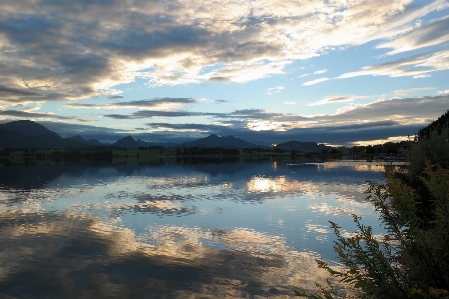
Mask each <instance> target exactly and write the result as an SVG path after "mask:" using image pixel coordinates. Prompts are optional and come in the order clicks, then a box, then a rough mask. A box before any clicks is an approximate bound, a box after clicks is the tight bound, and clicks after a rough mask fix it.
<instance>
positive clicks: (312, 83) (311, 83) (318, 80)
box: [302, 78, 329, 86]
mask: <svg viewBox="0 0 449 299" xmlns="http://www.w3.org/2000/svg"><path fill="white" fill-rule="evenodd" d="M327 80H329V78H320V79H316V80H312V81H307V82H304V83H303V84H302V85H305V86H309V85H314V84H317V83H321V82H324V81H327Z"/></svg>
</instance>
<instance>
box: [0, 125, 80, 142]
mask: <svg viewBox="0 0 449 299" xmlns="http://www.w3.org/2000/svg"><path fill="white" fill-rule="evenodd" d="M85 146H86V145H85V144H83V143H81V142H79V141H76V140H67V139H64V138H62V137H61V136H59V135H58V134H56V133H55V132H53V131H50V130H48V129H47V128H45V127H44V126H42V125H41V124H38V123H35V122H33V121H29V120H19V121H13V122H9V123H6V124H2V125H0V148H67V147H73V148H78V147H85Z"/></svg>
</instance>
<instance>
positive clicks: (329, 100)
mask: <svg viewBox="0 0 449 299" xmlns="http://www.w3.org/2000/svg"><path fill="white" fill-rule="evenodd" d="M364 98H368V97H367V96H351V95H349V96H332V97H327V98H324V99H322V100H320V101H317V102H314V103H310V104H307V106H319V105H325V104H332V103H344V102H353V101H354V100H356V99H364Z"/></svg>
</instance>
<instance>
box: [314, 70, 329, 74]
mask: <svg viewBox="0 0 449 299" xmlns="http://www.w3.org/2000/svg"><path fill="white" fill-rule="evenodd" d="M327 71H328V70H327V69H322V70H319V71H316V72H313V74H315V75H317V74H324V73H326V72H327Z"/></svg>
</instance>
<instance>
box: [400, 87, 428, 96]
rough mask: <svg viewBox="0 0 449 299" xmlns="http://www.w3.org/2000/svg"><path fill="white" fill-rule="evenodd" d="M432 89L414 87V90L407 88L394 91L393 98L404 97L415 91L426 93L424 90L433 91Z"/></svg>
mask: <svg viewBox="0 0 449 299" xmlns="http://www.w3.org/2000/svg"><path fill="white" fill-rule="evenodd" d="M433 89H434V88H433V87H415V88H409V89H396V90H395V91H394V95H395V96H406V95H408V94H411V93H414V92H417V91H426V90H433Z"/></svg>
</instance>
